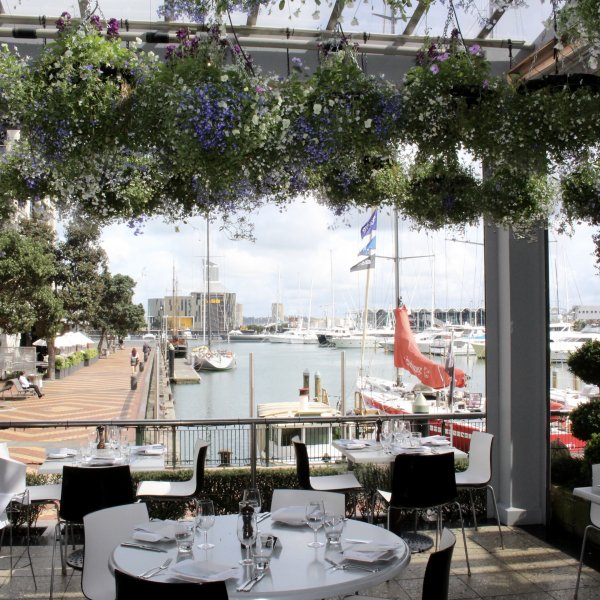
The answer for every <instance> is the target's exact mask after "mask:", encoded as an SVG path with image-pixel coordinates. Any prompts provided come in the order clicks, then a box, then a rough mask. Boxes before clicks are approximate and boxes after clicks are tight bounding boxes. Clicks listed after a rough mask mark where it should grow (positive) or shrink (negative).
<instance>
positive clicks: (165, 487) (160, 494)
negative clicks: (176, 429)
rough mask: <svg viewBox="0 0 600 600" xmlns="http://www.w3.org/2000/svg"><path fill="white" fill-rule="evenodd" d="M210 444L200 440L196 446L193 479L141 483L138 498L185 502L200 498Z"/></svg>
mask: <svg viewBox="0 0 600 600" xmlns="http://www.w3.org/2000/svg"><path fill="white" fill-rule="evenodd" d="M207 448H208V442H207V441H205V440H201V439H198V440H196V443H195V444H194V466H193V472H192V477H191V478H190V479H188V480H187V481H140V483H139V485H138V488H137V491H136V497H137V498H140V499H142V500H144V499H152V498H154V499H158V500H184V499H186V498H191V497H194V496H195V497H198V496H200V492H201V491H202V487H203V485H204V463H205V461H206V451H207Z"/></svg>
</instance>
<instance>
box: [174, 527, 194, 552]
mask: <svg viewBox="0 0 600 600" xmlns="http://www.w3.org/2000/svg"><path fill="white" fill-rule="evenodd" d="M194 526H195V523H194V521H191V520H190V519H180V520H179V521H177V523H175V541H176V542H177V550H178V551H179V552H184V553H187V552H191V551H192V546H193V545H194Z"/></svg>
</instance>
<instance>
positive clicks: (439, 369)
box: [394, 306, 465, 389]
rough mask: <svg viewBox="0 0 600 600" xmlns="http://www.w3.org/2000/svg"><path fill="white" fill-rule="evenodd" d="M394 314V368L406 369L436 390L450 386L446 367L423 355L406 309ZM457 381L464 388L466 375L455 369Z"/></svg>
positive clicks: (397, 310) (399, 309)
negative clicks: (414, 336)
mask: <svg viewBox="0 0 600 600" xmlns="http://www.w3.org/2000/svg"><path fill="white" fill-rule="evenodd" d="M394 314H395V316H396V331H395V335H394V366H395V367H397V368H399V369H400V368H401V369H406V370H407V371H408V372H409V373H412V374H413V375H415V376H416V377H418V379H419V381H421V383H424V384H425V385H428V386H430V387H432V388H434V389H439V388H443V387H447V386H449V385H450V375H449V374H448V373H447V372H446V369H445V368H444V366H443V365H440V364H438V363H436V362H434V361H432V360H429V359H428V358H426V357H425V356H423V355H422V354H421V351H420V350H419V347H418V346H417V344H416V342H415V340H414V338H413V334H412V331H411V329H410V323H409V322H408V312H407V310H406V307H405V306H403V307H402V308H396V309H395V310H394ZM455 381H456V385H457V387H462V386H464V382H465V374H464V372H463V371H461V370H460V369H455Z"/></svg>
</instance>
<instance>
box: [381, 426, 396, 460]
mask: <svg viewBox="0 0 600 600" xmlns="http://www.w3.org/2000/svg"><path fill="white" fill-rule="evenodd" d="M393 442H394V434H393V433H391V432H390V431H385V430H384V431H382V433H381V447H382V448H383V451H384V452H385V454H390V452H391V448H392V443H393Z"/></svg>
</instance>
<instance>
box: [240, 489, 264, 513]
mask: <svg viewBox="0 0 600 600" xmlns="http://www.w3.org/2000/svg"><path fill="white" fill-rule="evenodd" d="M242 502H244V503H246V504H249V505H250V506H251V507H252V508H254V514H256V515H257V516H258V513H259V512H260V509H261V506H262V502H261V498H260V491H259V489H258V488H255V487H252V488H246V489H245V490H244V493H243V496H242Z"/></svg>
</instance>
